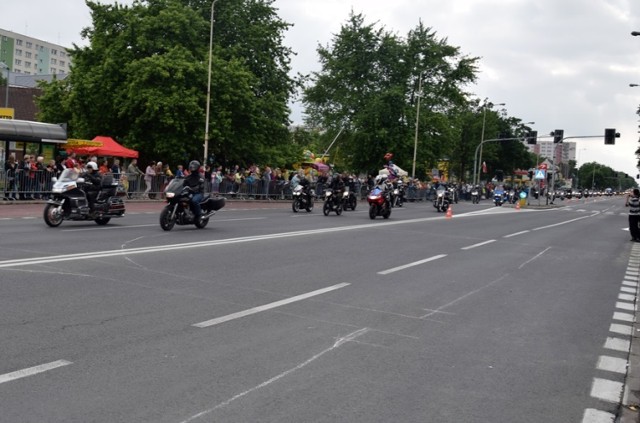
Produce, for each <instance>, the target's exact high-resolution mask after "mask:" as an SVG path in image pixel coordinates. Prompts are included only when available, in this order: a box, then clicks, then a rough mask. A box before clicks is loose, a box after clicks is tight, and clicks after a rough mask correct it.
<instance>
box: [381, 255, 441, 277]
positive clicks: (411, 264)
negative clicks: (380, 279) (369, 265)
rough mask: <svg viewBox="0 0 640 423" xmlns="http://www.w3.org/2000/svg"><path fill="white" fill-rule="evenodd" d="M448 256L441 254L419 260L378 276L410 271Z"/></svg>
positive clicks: (382, 272)
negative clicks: (410, 268) (414, 267)
mask: <svg viewBox="0 0 640 423" xmlns="http://www.w3.org/2000/svg"><path fill="white" fill-rule="evenodd" d="M446 256H447V255H446V254H439V255H437V256H433V257H429V258H426V259H424V260H418V261H414V262H413V263H408V264H405V265H402V266H398V267H394V268H392V269H387V270H383V271H381V272H378V274H379V275H388V274H389V273H394V272H397V271H399V270H404V269H408V268H409V267H413V266H419V265H421V264H424V263H428V262H430V261H433V260H438V259H441V258H443V257H446Z"/></svg>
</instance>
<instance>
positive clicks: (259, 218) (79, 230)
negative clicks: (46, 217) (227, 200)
mask: <svg viewBox="0 0 640 423" xmlns="http://www.w3.org/2000/svg"><path fill="white" fill-rule="evenodd" d="M262 219H266V217H247V218H244V219H216V222H235V221H238V220H262ZM149 226H159V225H158V224H157V223H154V224H151V225H127V226H98V227H91V228H78V229H62V232H83V231H108V230H112V229H129V228H146V227H149Z"/></svg>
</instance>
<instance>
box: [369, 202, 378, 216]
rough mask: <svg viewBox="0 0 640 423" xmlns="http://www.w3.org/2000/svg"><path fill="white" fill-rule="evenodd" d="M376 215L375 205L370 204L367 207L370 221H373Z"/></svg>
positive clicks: (376, 208)
mask: <svg viewBox="0 0 640 423" xmlns="http://www.w3.org/2000/svg"><path fill="white" fill-rule="evenodd" d="M377 215H378V206H376V205H375V204H372V205H370V206H369V218H370V219H371V220H373V219H375V218H376V216H377Z"/></svg>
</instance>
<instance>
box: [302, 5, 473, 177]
mask: <svg viewBox="0 0 640 423" xmlns="http://www.w3.org/2000/svg"><path fill="white" fill-rule="evenodd" d="M317 51H318V55H319V57H320V63H321V66H322V69H321V70H320V71H319V72H315V73H314V74H313V75H312V78H311V82H310V84H309V85H308V86H307V87H306V88H305V90H304V93H303V102H304V104H305V106H306V113H307V116H308V121H307V123H308V124H310V125H316V126H320V127H323V128H327V129H331V130H332V131H334V132H337V131H338V130H339V129H343V130H344V131H343V134H342V136H341V141H340V143H339V147H338V149H339V151H340V152H341V156H340V158H341V160H342V161H343V162H344V165H345V166H348V167H350V168H351V169H354V170H357V171H371V170H374V169H379V168H380V167H381V166H382V164H383V156H384V154H385V153H386V152H393V153H394V155H395V159H394V161H395V162H396V164H398V165H399V166H400V167H402V168H404V169H405V170H410V169H411V167H412V158H413V149H414V144H415V141H416V138H415V128H416V121H417V123H418V140H417V141H418V149H419V154H418V157H420V161H419V164H418V165H417V167H418V171H417V172H416V173H417V174H423V175H424V173H425V171H426V169H428V168H430V167H431V166H433V165H435V163H436V162H437V161H438V160H440V159H442V158H444V157H446V156H449V155H450V154H451V152H452V151H453V148H452V144H453V142H454V140H457V139H458V138H459V134H460V131H459V130H458V128H456V127H455V126H454V127H452V123H455V122H456V119H457V117H456V111H457V110H458V108H459V107H461V106H463V105H464V104H465V101H466V100H465V94H464V92H463V91H462V89H461V88H460V87H461V86H463V85H464V84H467V83H470V82H473V81H474V80H475V71H476V68H475V63H476V60H477V59H475V58H468V57H464V56H461V54H460V52H459V49H458V48H456V47H452V46H449V45H448V44H447V43H446V40H439V39H437V38H436V34H435V32H433V31H432V30H431V29H430V28H426V27H424V26H423V24H422V23H420V24H419V25H418V26H417V27H416V28H415V29H414V30H412V31H410V32H409V34H408V36H407V38H406V39H401V38H399V37H398V36H396V35H394V34H392V33H390V32H388V31H386V30H385V29H384V28H379V27H377V25H373V24H366V23H365V21H364V18H363V16H362V15H360V14H354V13H353V12H352V13H351V14H350V16H349V18H348V20H347V22H346V23H345V24H344V25H343V26H342V28H341V30H340V32H339V33H338V34H337V35H336V36H335V37H334V38H333V40H332V42H331V44H330V45H327V46H319V47H318V50H317ZM418 98H419V99H420V109H421V113H420V115H419V117H418V116H416V113H417V106H418ZM417 117H418V119H416V118H417Z"/></svg>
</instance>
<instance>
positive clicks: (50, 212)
mask: <svg viewBox="0 0 640 423" xmlns="http://www.w3.org/2000/svg"><path fill="white" fill-rule="evenodd" d="M63 220H64V218H63V217H62V210H58V206H56V205H55V204H47V205H46V206H45V207H44V222H45V223H46V224H47V225H49V226H51V227H52V228H55V227H56V226H60V224H61V223H62V221H63Z"/></svg>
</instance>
